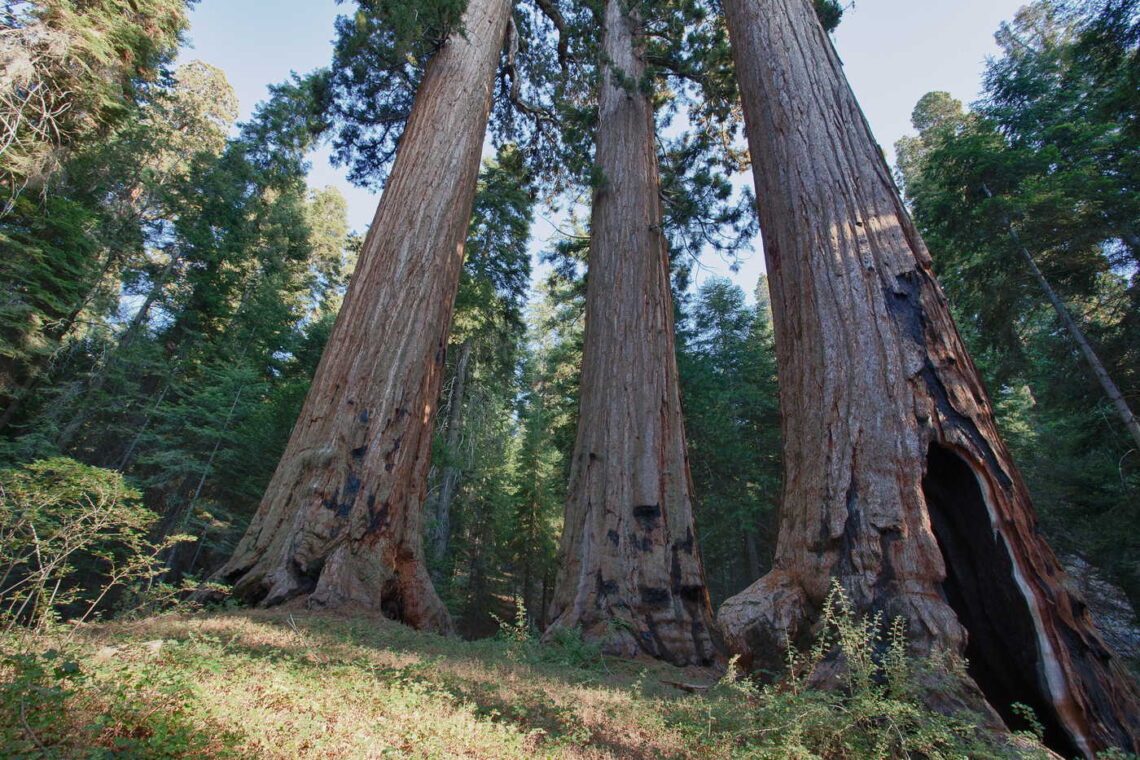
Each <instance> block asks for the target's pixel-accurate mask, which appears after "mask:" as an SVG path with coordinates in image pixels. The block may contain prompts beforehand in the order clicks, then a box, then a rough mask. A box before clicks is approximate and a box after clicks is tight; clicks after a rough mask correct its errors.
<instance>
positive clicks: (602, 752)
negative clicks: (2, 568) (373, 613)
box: [0, 610, 1033, 760]
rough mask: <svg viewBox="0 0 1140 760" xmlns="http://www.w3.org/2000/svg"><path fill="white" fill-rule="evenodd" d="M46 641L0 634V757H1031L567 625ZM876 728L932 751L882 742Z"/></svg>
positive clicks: (184, 627) (136, 625)
mask: <svg viewBox="0 0 1140 760" xmlns="http://www.w3.org/2000/svg"><path fill="white" fill-rule="evenodd" d="M507 633H508V634H510V629H509V628H508V631H507ZM62 638H63V637H62V634H57V635H56V636H54V637H53V636H50V635H47V636H37V637H33V638H24V639H23V640H22V641H20V642H17V641H15V640H8V641H5V642H3V648H4V660H3V662H4V664H3V666H2V667H0V748H6V749H0V753H2V754H0V756H3V757H5V758H33V757H34V758H40V757H52V758H112V757H115V758H203V759H208V758H209V759H212V758H281V759H282V760H284V759H285V758H289V760H295V759H300V760H305V759H307V758H313V759H314V760H315V759H316V758H321V759H322V760H328V759H337V760H339V759H341V758H344V759H346V760H347V759H353V758H360V759H363V758H385V757H394V758H535V757H538V758H546V757H549V758H635V759H636V758H646V759H648V758H689V757H694V758H710V759H712V758H756V759H757V760H760V759H763V758H771V759H772V760H792V759H793V758H796V759H799V760H813V759H814V758H825V760H830V759H831V758H844V760H855V758H872V757H881V758H884V759H885V758H896V757H908V756H909V757H914V758H916V760H917V758H920V757H935V756H937V757H947V758H957V757H962V758H966V757H971V758H972V757H995V758H996V757H1009V758H1013V757H1031V756H1033V755H1031V754H1027V753H1022V752H1020V751H1017V750H1013V749H1011V748H1003V747H1001V746H1000V745H999V744H998V743H997V742H996V741H994V740H989V739H986V738H985V737H982V736H980V735H979V734H978V733H977V732H976V731H974V730H973V729H972V728H970V727H969V726H968V724H965V723H961V722H952V721H951V722H947V721H949V720H950V719H942V718H940V717H936V716H931V715H929V714H926V713H923V712H922V711H920V710H916V711H914V714H913V715H912V714H911V713H909V712H907V711H906V710H905V709H904V707H903V706H900V704H892V705H890V706H887V707H884V706H883V705H880V704H870V705H867V704H863V705H862V706H860V705H857V704H855V702H853V701H852V700H851V699H850V698H846V697H841V696H838V695H829V694H824V693H819V692H811V691H802V690H793V691H787V690H785V691H777V690H775V689H772V688H766V689H760V688H756V687H753V686H751V685H748V684H744V683H737V684H730V683H722V684H720V685H717V682H718V679H719V675H720V674H718V673H716V672H714V671H710V670H695V669H693V670H688V671H681V670H678V669H675V668H671V667H668V666H664V665H661V664H658V663H654V662H650V661H644V662H642V661H633V662H631V661H621V660H614V659H610V658H602V657H601V656H600V655H598V653H597V650H596V649H595V648H593V647H590V646H589V645H586V644H583V643H582V642H580V641H578V640H576V639H574V638H573V637H564V638H563V639H562V640H561V641H560V642H556V643H555V644H553V645H540V644H538V643H536V642H534V641H533V640H529V639H527V638H526V637H525V636H524V635H521V632H519V631H515V632H514V635H508V636H505V637H501V638H498V639H493V640H483V641H476V642H465V641H460V640H458V639H452V638H444V637H440V636H435V635H431V634H423V633H418V632H415V631H412V630H410V629H408V628H405V627H403V626H401V625H398V624H396V623H393V622H390V621H387V620H384V619H376V618H367V617H346V616H340V615H333V614H324V613H320V614H318V613H310V612H301V611H294V612H292V613H290V612H287V611H281V610H275V611H242V612H230V613H223V614H210V615H196V616H189V615H176V614H170V615H163V616H158V617H153V618H149V619H144V620H139V621H133V622H117V623H111V624H105V625H100V626H85V627H83V628H81V629H80V630H78V631H74V632H72V634H71V636H70V643H68V644H66V645H64V644H61V643H60V642H61V641H62ZM45 653H46V656H45ZM671 683H684V684H698V685H704V686H709V687H710V688H709V689H708V690H707V691H701V692H700V693H696V694H694V693H688V692H686V691H682V690H680V689H678V688H676V687H675V686H673V685H671ZM855 696H856V697H858V695H855ZM858 698H860V699H862V698H866V699H869V700H870V701H871V702H872V703H875V702H876V700H881V699H887V696H886V695H885V694H884V695H880V696H879V697H875V696H873V695H872V696H868V695H863V697H858ZM858 710H863V711H864V713H859V714H860V715H863V717H862V718H860V721H861V722H858V725H857V724H856V722H852V720H851V716H852V715H854V714H855V713H856V712H857V711H858ZM892 711H893V712H892ZM900 711H901V712H900ZM901 713H905V715H903V717H902V718H901V719H900V718H899V717H898V716H899V714H901ZM884 715H886V716H887V717H886V718H884V717H883V716H884ZM868 716H869V717H868ZM915 716H917V717H915ZM844 720H846V721H847V723H846V724H845V723H844V722H843V721H844ZM884 721H886V722H884ZM891 721H901V722H894V723H892V722H891ZM845 725H846V726H847V728H844V726H845ZM876 726H878V728H875V727H876ZM869 727H870V728H874V729H875V730H867V729H868V728H869ZM884 727H885V729H889V730H890V731H899V730H902V731H910V732H912V733H913V734H914V735H915V737H917V738H920V739H921V740H922V741H934V742H935V743H936V744H937V746H938V747H941V748H943V749H946V748H949V749H947V751H946V752H945V753H943V754H940V755H939V754H930V753H929V752H924V753H922V754H910V755H908V754H906V753H905V751H904V750H899V749H898V748H887V750H885V751H880V750H881V748H880V747H878V746H877V744H876V742H877V741H878V739H876V737H881V736H884V735H886V733H887V731H886V730H885V729H884V730H879V729H882V728H884ZM844 731H849V734H848V735H847V736H846V737H843V732H844ZM837 732H838V733H839V735H840V736H841V737H842V738H843V740H842V741H840V742H839V743H838V744H837V743H836V741H835V738H836V733H837ZM821 737H822V738H823V739H825V741H822V743H821V741H820V739H821ZM813 742H814V743H813ZM938 742H942V744H938ZM836 747H838V749H836ZM845 747H846V748H845ZM970 747H973V748H975V749H969V748H970ZM977 748H982V750H978V749H977ZM983 750H984V753H982V754H977V752H982V751H983ZM836 752H839V753H840V754H835V753H836ZM955 752H957V753H959V754H954V753H955ZM853 753H856V754H853Z"/></svg>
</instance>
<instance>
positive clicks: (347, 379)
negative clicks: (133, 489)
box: [218, 0, 511, 631]
mask: <svg viewBox="0 0 1140 760" xmlns="http://www.w3.org/2000/svg"><path fill="white" fill-rule="evenodd" d="M510 7H511V4H510V3H509V2H507V1H506V0H472V2H470V4H469V5H468V7H467V10H466V11H465V14H464V16H463V19H462V29H459V28H455V27H453V28H452V29H449V30H447V36H446V41H445V42H444V43H443V44H442V46H441V47H440V48H439V49H438V50H437V51H435V53H434V55H432V56H431V60H430V62H429V63H428V65H427V67H426V70H425V72H424V74H423V78H422V80H421V81H420V82H419V85H418V88H417V92H416V98H415V102H414V104H413V106H412V109H411V115H410V116H409V119H408V122H407V126H406V127H405V129H404V131H403V135H402V137H401V139H400V149H399V152H398V157H397V160H396V163H395V166H394V167H393V171H392V174H391V176H390V177H389V178H388V182H387V184H386V187H385V192H384V195H383V198H382V200H381V204H380V207H379V209H378V211H377V216H376V219H375V221H374V223H373V225H372V228H371V230H370V233H369V236H368V238H367V239H366V241H365V243H364V248H363V251H362V253H361V257H360V261H359V263H358V266H357V269H356V272H355V273H354V275H353V278H352V282H351V284H350V286H349V291H348V294H347V295H346V297H345V302H344V306H343V307H342V309H341V311H340V314H339V316H338V317H337V322H336V326H335V327H334V328H333V333H332V335H331V336H330V339H329V344H328V348H327V349H326V351H325V353H324V356H323V357H322V360H321V365H320V367H319V368H318V370H317V375H316V377H315V378H314V381H313V386H312V388H311V389H310V391H309V396H308V398H307V399H306V402H305V407H304V409H303V410H302V413H301V417H300V419H299V420H298V422H297V425H296V427H295V428H294V430H293V434H292V437H291V439H290V442H289V445H288V447H287V448H286V451H285V454H284V456H283V457H282V460H281V463H280V464H279V465H278V469H277V472H276V473H275V475H274V478H273V480H272V481H271V482H270V485H269V487H268V489H267V491H266V495H265V497H264V499H263V501H262V505H261V507H260V509H259V511H258V513H257V515H256V516H255V518H254V522H253V524H252V525H251V526H250V529H249V532H248V533H247V534H246V537H245V538H244V539H243V541H242V543H241V545H239V547H238V549H237V551H236V552H235V554H234V556H233V557H232V558H231V559H230V561H229V562H228V563H227V564H226V566H225V567H224V568H223V569H222V570H220V571H219V573H218V577H221V578H227V579H232V580H234V581H235V589H236V591H237V593H238V594H239V595H240V596H243V597H245V598H248V599H256V600H259V601H261V602H263V603H268V604H274V603H279V602H282V601H286V600H288V599H292V598H295V597H298V596H302V595H303V596H306V597H308V600H309V602H310V603H311V604H318V605H339V604H345V603H355V604H360V605H363V606H365V607H367V608H370V609H374V610H377V611H380V610H383V611H385V612H387V613H388V614H389V615H391V616H392V617H396V618H398V619H401V620H403V621H405V622H407V623H409V624H410V625H413V626H415V627H418V628H430V629H435V630H443V631H446V630H450V629H451V622H450V619H449V617H448V615H447V611H446V610H445V609H444V607H443V605H442V603H441V602H440V601H439V598H438V596H437V595H436V593H435V591H434V589H433V587H432V584H431V580H430V578H429V577H428V572H427V567H426V564H425V562H424V557H423V547H422V536H421V526H422V521H423V501H424V496H425V490H426V476H427V468H428V464H429V454H430V450H431V438H432V435H431V433H432V427H433V426H432V423H433V421H434V417H435V411H436V409H435V402H436V399H437V398H438V395H439V385H440V380H441V376H442V365H443V362H444V355H445V351H446V346H447V335H448V332H449V329H450V322H451V315H452V308H453V305H454V297H455V290H456V288H457V286H458V282H459V277H460V272H461V268H462V262H463V241H464V238H465V236H466V231H467V227H468V222H469V221H470V215H471V206H472V202H473V199H474V194H475V183H476V179H477V174H478V169H479V157H480V150H481V147H482V144H483V135H484V131H485V129H486V122H487V115H488V112H489V109H490V105H491V88H492V84H493V78H494V74H495V71H496V69H497V66H498V62H499V53H500V51H501V49H502V43H503V39H504V37H505V34H506V27H507V22H508V19H509V15H510ZM412 15H413V16H416V14H412ZM416 17H418V16H416ZM425 307H426V308H425Z"/></svg>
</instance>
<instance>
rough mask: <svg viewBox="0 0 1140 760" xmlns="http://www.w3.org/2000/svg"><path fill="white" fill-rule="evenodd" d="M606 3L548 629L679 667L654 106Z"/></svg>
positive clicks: (674, 445) (677, 545) (685, 551)
mask: <svg viewBox="0 0 1140 760" xmlns="http://www.w3.org/2000/svg"><path fill="white" fill-rule="evenodd" d="M624 5H625V3H623V2H621V0H609V2H607V4H606V11H605V39H604V42H603V48H604V52H603V57H604V60H605V61H606V65H605V73H604V76H603V81H602V84H601V90H600V92H599V115H598V136H597V156H596V164H597V166H598V168H599V169H600V170H601V174H602V180H601V182H602V184H601V187H600V188H599V189H598V190H597V191H596V192H595V194H594V204H593V216H592V223H591V242H590V258H589V266H590V275H589V285H588V289H587V295H586V338H585V348H584V354H583V358H582V390H581V410H580V416H579V417H580V421H579V424H578V439H577V442H576V443H575V447H574V456H573V462H572V465H571V474H570V489H569V496H568V498H567V503H566V527H565V529H564V532H563V539H562V566H561V571H560V574H559V579H558V583H557V588H556V591H555V595H554V600H553V603H552V606H551V616H552V618H553V620H554V622H553V623H552V626H551V630H553V629H555V628H559V627H580V628H581V629H582V631H583V635H584V636H585V637H586V638H589V639H593V640H596V641H600V642H602V643H603V645H604V648H605V649H606V650H607V651H610V652H612V653H615V654H622V655H626V656H632V655H634V654H636V653H638V652H646V653H648V654H650V655H652V656H654V657H658V658H660V659H663V660H667V661H669V662H672V663H675V664H678V665H684V664H690V663H707V662H710V661H712V660H713V659H714V658H715V657H716V648H715V646H714V644H713V634H712V625H713V623H712V611H711V608H710V605H709V599H708V592H707V590H706V588H705V580H704V573H703V570H702V568H701V562H700V554H699V552H698V550H697V544H696V540H695V537H694V535H693V517H692V497H691V484H690V478H689V467H688V461H687V459H686V450H685V432H684V425H683V422H682V419H681V403H680V397H679V389H678V382H677V364H676V357H675V354H674V347H673V305H672V297H671V292H670V287H669V261H668V251H667V248H666V242H665V238H664V235H663V234H662V232H661V207H660V201H659V197H658V193H659V178H658V168H657V152H656V137H655V132H654V120H653V108H652V105H651V103H650V100H649V97H648V96H647V95H646V94H645V93H644V92H643V91H642V90H641V89H640V84H641V82H642V80H643V78H644V76H645V70H646V69H645V60H644V50H643V48H642V42H641V39H640V35H641V31H640V23H639V19H638V18H637V16H636V15H635V14H634V13H632V12H631V13H627V12H625V11H623V6H624Z"/></svg>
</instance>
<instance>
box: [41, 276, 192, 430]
mask: <svg viewBox="0 0 1140 760" xmlns="http://www.w3.org/2000/svg"><path fill="white" fill-rule="evenodd" d="M177 262H178V258H177V257H175V256H171V257H170V262H169V263H168V264H167V265H166V267H164V268H163V270H162V275H161V276H160V277H159V279H158V280H157V281H156V282H155V283H154V285H153V286H152V287H151V289H150V292H149V293H147V296H146V300H145V301H143V304H142V306H141V307H139V310H138V311H136V312H135V315H134V316H133V317H131V321H130V322H129V323H128V324H127V329H126V330H124V331H123V334H122V335H121V336H120V338H119V343H118V345H117V346H115V348H114V350H113V351H112V352H111V355H110V356H109V357H108V358H107V361H106V362H105V363H104V365H103V370H102V372H100V373H99V374H97V375H96V376H95V377H94V378H92V380H91V383H90V384H89V385H88V386H87V388H85V389H84V390H83V391H82V395H83V396H84V397H88V396H91V395H93V394H95V393H98V392H99V391H101V390H102V389H103V386H104V385H106V383H107V375H108V373H109V372H110V371H111V366H112V365H113V364H114V362H115V359H116V358H117V357H118V355H119V353H120V352H122V351H124V350H125V349H126V348H127V347H128V346H130V345H131V343H132V342H134V339H135V338H136V337H138V334H139V333H140V332H141V331H142V328H143V325H144V324H145V323H146V319H147V315H149V314H150V309H151V307H152V306H154V302H155V301H156V300H158V296H159V295H160V294H161V292H162V288H163V287H164V286H165V285H166V281H167V279H169V277H170V274H171V273H172V272H173V271H174V267H175V265H176V264H177ZM92 411H93V409H92V406H91V404H89V403H88V404H81V405H80V407H79V409H77V410H76V412H75V415H74V416H73V417H72V418H71V419H70V420H69V421H68V423H67V424H66V425H65V426H64V427H63V430H61V431H60V434H59V435H58V436H56V439H55V445H56V446H57V447H58V448H59V449H60V450H61V451H66V450H67V449H68V447H70V446H71V443H72V441H74V440H75V436H76V434H77V433H78V432H79V430H80V429H81V428H82V427H83V426H84V425H85V424H86V423H87V420H88V419H90V417H91V412H92Z"/></svg>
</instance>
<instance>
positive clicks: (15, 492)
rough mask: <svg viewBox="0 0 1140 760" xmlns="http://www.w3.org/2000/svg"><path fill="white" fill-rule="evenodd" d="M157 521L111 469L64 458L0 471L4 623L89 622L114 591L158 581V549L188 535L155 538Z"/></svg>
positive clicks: (0, 603) (0, 608) (0, 601)
mask: <svg viewBox="0 0 1140 760" xmlns="http://www.w3.org/2000/svg"><path fill="white" fill-rule="evenodd" d="M154 520H155V516H154V514H153V513H152V512H150V511H149V510H147V509H146V508H145V507H143V506H142V505H141V504H140V503H139V494H138V492H137V491H135V490H134V489H132V488H130V487H129V486H128V485H127V484H126V482H125V481H124V480H123V476H122V475H121V474H120V473H118V472H115V471H113V470H104V469H100V468H97V467H88V466H87V465H83V464H80V463H79V462H76V461H74V460H71V459H64V458H55V459H45V460H41V461H36V462H32V463H31V464H27V465H24V466H22V467H18V468H13V469H7V470H0V621H2V622H3V623H4V624H6V629H7V630H11V629H12V627H13V626H15V625H17V624H22V625H26V626H28V627H30V628H33V629H36V630H39V629H42V628H43V627H44V626H45V625H46V624H48V623H50V622H51V621H53V620H55V619H57V618H59V617H68V618H72V619H78V620H85V619H87V618H88V617H89V616H90V615H91V614H92V613H94V612H95V611H96V610H98V609H100V607H101V606H103V605H105V603H106V601H107V599H108V594H110V593H111V592H112V591H115V590H122V589H132V588H134V589H135V590H136V591H141V590H142V588H143V586H147V585H150V586H153V584H152V583H151V581H153V580H154V578H155V577H156V575H157V574H158V572H159V569H158V565H157V563H156V557H157V555H158V553H159V552H160V551H162V550H163V549H164V548H166V547H167V546H169V545H171V544H172V543H175V542H178V541H181V540H186V538H185V537H181V536H174V537H171V538H169V539H166V540H165V541H162V542H154V541H151V540H150V539H149V538H148V534H149V531H150V528H151V526H152V524H153V522H154ZM159 590H160V592H163V591H168V589H167V588H165V587H161V586H160V587H159ZM151 591H152V592H153V591H154V589H153V588H152V589H151Z"/></svg>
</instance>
